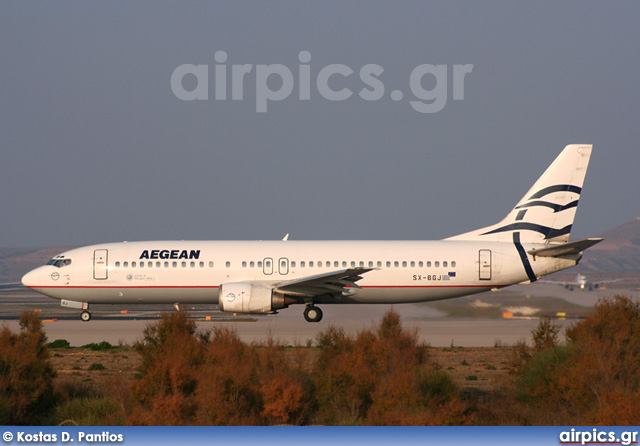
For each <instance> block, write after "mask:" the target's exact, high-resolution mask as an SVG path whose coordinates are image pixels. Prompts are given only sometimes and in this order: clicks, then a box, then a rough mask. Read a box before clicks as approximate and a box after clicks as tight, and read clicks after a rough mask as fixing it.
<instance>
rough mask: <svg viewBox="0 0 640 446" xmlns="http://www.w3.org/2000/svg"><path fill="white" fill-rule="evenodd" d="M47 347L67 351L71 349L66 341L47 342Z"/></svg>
mask: <svg viewBox="0 0 640 446" xmlns="http://www.w3.org/2000/svg"><path fill="white" fill-rule="evenodd" d="M47 347H49V348H64V349H68V348H70V347H71V344H69V341H67V340H66V339H56V340H55V341H53V342H49V343H48V344H47Z"/></svg>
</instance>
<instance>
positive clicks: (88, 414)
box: [49, 397, 124, 426]
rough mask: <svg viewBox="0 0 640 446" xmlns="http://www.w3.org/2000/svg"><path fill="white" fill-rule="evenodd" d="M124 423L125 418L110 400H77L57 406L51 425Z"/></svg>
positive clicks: (104, 398)
mask: <svg viewBox="0 0 640 446" xmlns="http://www.w3.org/2000/svg"><path fill="white" fill-rule="evenodd" d="M123 423H124V417H123V416H122V414H121V413H120V411H119V410H118V407H117V406H116V404H115V403H114V402H113V401H112V400H111V399H109V398H106V397H102V398H87V397H85V398H75V399H72V400H70V401H67V402H64V403H62V404H60V405H59V406H57V407H56V408H55V410H54V413H53V416H52V418H51V420H50V423H49V424H51V425H54V426H55V425H59V424H76V425H79V426H109V425H111V426H113V425H121V424H123Z"/></svg>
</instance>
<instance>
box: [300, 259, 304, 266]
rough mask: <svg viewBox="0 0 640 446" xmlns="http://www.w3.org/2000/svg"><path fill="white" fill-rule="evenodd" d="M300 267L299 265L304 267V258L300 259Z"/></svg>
mask: <svg viewBox="0 0 640 446" xmlns="http://www.w3.org/2000/svg"><path fill="white" fill-rule="evenodd" d="M300 267H301V268H304V260H302V261H301V262H300Z"/></svg>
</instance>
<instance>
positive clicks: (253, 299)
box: [218, 282, 294, 313]
mask: <svg viewBox="0 0 640 446" xmlns="http://www.w3.org/2000/svg"><path fill="white" fill-rule="evenodd" d="M218 296H219V297H218V305H219V306H220V310H222V311H225V312H227V313H273V312H275V310H278V309H280V308H286V307H287V306H289V303H292V302H294V300H293V299H286V298H285V296H284V295H283V294H280V293H276V292H274V291H273V289H272V288H269V287H266V286H263V285H258V284H254V283H247V282H235V283H224V284H222V285H221V286H220V292H219V294H218Z"/></svg>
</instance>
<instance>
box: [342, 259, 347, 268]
mask: <svg viewBox="0 0 640 446" xmlns="http://www.w3.org/2000/svg"><path fill="white" fill-rule="evenodd" d="M342 267H343V268H346V267H347V262H346V261H344V260H343V261H342Z"/></svg>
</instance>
